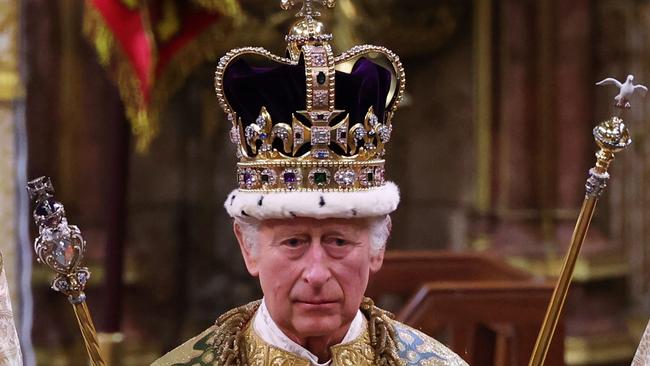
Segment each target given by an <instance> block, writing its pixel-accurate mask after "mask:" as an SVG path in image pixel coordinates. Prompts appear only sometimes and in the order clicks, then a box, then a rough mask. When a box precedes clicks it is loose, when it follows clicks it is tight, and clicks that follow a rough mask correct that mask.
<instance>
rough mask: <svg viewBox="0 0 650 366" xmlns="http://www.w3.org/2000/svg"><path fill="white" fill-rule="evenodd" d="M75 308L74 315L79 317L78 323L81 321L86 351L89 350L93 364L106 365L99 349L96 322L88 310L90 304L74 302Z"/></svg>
mask: <svg viewBox="0 0 650 366" xmlns="http://www.w3.org/2000/svg"><path fill="white" fill-rule="evenodd" d="M72 307H73V308H74V315H75V316H76V317H77V323H79V329H80V330H81V335H82V337H83V339H84V344H85V346H86V351H87V352H88V357H89V358H90V362H91V365H92V366H105V365H106V363H104V360H103V359H102V356H101V354H100V350H99V341H98V340H97V331H96V330H95V324H93V319H92V317H91V316H90V311H89V310H88V305H86V302H85V301H84V302H81V303H78V304H72Z"/></svg>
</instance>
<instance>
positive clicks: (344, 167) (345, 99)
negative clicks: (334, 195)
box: [215, 0, 405, 192]
mask: <svg viewBox="0 0 650 366" xmlns="http://www.w3.org/2000/svg"><path fill="white" fill-rule="evenodd" d="M312 2H313V1H311V0H304V1H303V6H302V9H301V11H300V12H299V13H298V14H297V16H298V17H302V19H300V20H299V21H298V22H297V23H295V24H294V25H293V27H292V28H291V31H290V33H289V34H288V35H287V36H286V41H287V43H288V45H287V57H280V56H276V55H274V54H272V53H271V52H269V51H267V50H266V49H264V48H257V47H244V48H238V49H234V50H231V51H230V52H228V53H227V54H226V55H225V56H224V57H222V58H221V60H220V61H219V64H218V66H217V70H216V76H215V89H216V92H217V98H218V100H219V104H220V105H221V107H222V108H223V109H224V111H225V112H226V114H227V116H228V120H229V121H230V122H231V123H232V129H231V132H230V139H231V141H232V142H233V144H235V146H236V153H237V157H238V158H239V162H238V164H237V167H238V174H237V180H238V184H239V188H240V190H242V191H264V192H272V191H287V190H288V191H314V190H319V191H349V190H365V189H369V188H373V187H379V186H383V185H384V184H385V179H384V159H383V158H384V153H385V146H386V144H387V143H388V142H389V141H390V137H391V133H392V118H393V114H394V112H395V110H396V109H397V107H398V106H399V104H400V102H401V99H402V95H403V93H404V90H405V74H404V68H403V67H402V64H401V62H400V60H399V57H398V56H397V55H395V54H394V53H393V52H392V51H390V50H388V49H386V48H384V47H379V46H372V45H361V46H355V47H353V48H351V49H350V50H348V51H346V52H344V53H342V54H340V55H338V56H335V55H334V53H333V51H332V47H331V46H330V44H329V41H331V39H332V35H331V34H327V33H325V31H324V26H323V24H322V23H321V22H319V21H317V20H316V17H318V16H319V15H320V14H319V13H318V12H316V11H315V10H314V4H312ZM318 2H319V3H321V4H322V5H324V6H326V7H328V8H332V7H334V3H335V0H320V1H318ZM294 5H295V4H294V1H292V0H282V8H283V9H285V10H286V9H289V8H291V7H293V6H294ZM243 59H250V60H251V62H250V63H249V62H244V63H242V60H243ZM254 60H257V61H258V62H257V63H255V62H253V61H254ZM260 60H261V61H262V62H261V63H259V61H260ZM269 64H271V66H268V65H269ZM260 65H264V66H260ZM388 79H389V80H388ZM337 80H339V83H340V84H341V86H340V88H341V89H337V83H336V81H337ZM337 90H338V91H339V93H340V94H345V95H339V96H337ZM341 105H343V106H346V107H347V108H341V107H340V106H341ZM337 106H338V107H339V108H337ZM348 109H349V110H348ZM287 111H288V112H287ZM274 119H275V121H274Z"/></svg>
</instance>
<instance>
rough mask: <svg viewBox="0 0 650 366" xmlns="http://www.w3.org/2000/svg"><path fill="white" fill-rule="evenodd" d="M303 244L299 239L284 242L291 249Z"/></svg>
mask: <svg viewBox="0 0 650 366" xmlns="http://www.w3.org/2000/svg"><path fill="white" fill-rule="evenodd" d="M302 243H303V240H301V239H298V238H291V239H287V240H285V241H284V245H286V246H288V247H291V248H296V247H299V246H300V245H301V244H302Z"/></svg>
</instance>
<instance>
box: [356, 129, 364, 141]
mask: <svg viewBox="0 0 650 366" xmlns="http://www.w3.org/2000/svg"><path fill="white" fill-rule="evenodd" d="M365 137H366V131H365V130H364V129H363V128H357V129H356V130H354V138H355V139H357V140H363V139H364V138H365Z"/></svg>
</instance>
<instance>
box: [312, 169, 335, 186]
mask: <svg viewBox="0 0 650 366" xmlns="http://www.w3.org/2000/svg"><path fill="white" fill-rule="evenodd" d="M309 183H311V185H315V186H318V187H323V186H326V185H328V184H329V183H330V172H329V170H327V169H325V168H316V169H313V170H312V171H311V172H309Z"/></svg>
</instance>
